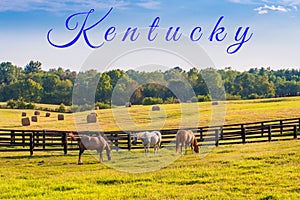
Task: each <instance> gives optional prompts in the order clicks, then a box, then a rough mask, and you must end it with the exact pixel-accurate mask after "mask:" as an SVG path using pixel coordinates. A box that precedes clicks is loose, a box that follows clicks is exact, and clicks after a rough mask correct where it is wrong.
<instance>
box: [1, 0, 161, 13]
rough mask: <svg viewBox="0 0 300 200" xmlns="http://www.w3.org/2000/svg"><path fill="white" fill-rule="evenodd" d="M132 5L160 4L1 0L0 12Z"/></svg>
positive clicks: (152, 4)
mask: <svg viewBox="0 0 300 200" xmlns="http://www.w3.org/2000/svg"><path fill="white" fill-rule="evenodd" d="M134 5H136V6H138V7H141V8H144V9H157V8H158V7H159V5H160V2H158V1H154V0H143V1H141V0H139V1H129V0H106V1H101V0H84V1H82V0H1V1H0V12H3V11H24V12H25V11H33V10H44V11H49V12H59V11H66V10H86V9H91V8H94V9H98V10H102V9H107V8H110V7H114V8H117V9H128V8H130V7H131V6H134Z"/></svg>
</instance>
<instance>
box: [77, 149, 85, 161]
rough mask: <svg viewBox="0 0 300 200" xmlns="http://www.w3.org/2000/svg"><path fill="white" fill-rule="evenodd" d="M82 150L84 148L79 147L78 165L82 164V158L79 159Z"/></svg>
mask: <svg viewBox="0 0 300 200" xmlns="http://www.w3.org/2000/svg"><path fill="white" fill-rule="evenodd" d="M83 152H84V148H80V149H79V156H78V165H82V164H83V163H82V160H81V155H82V154H83Z"/></svg>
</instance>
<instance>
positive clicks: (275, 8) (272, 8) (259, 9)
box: [254, 5, 289, 15]
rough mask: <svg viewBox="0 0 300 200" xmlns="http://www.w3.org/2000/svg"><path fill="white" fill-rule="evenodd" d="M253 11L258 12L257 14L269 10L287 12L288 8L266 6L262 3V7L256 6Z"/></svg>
mask: <svg viewBox="0 0 300 200" xmlns="http://www.w3.org/2000/svg"><path fill="white" fill-rule="evenodd" d="M254 10H255V11H257V12H258V14H261V15H262V14H267V13H268V12H269V11H278V12H288V11H289V9H288V8H285V7H283V6H274V5H272V6H268V5H264V6H263V7H258V8H255V9H254Z"/></svg>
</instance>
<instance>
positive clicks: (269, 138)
mask: <svg viewBox="0 0 300 200" xmlns="http://www.w3.org/2000/svg"><path fill="white" fill-rule="evenodd" d="M271 140H272V126H271V125H269V126H268V141H269V142H271Z"/></svg>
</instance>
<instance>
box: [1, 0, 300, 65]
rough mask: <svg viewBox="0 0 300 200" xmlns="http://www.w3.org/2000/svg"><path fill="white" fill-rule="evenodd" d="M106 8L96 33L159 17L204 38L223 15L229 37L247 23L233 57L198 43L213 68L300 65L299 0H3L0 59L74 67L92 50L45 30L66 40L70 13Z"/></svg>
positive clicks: (223, 46) (162, 23)
mask: <svg viewBox="0 0 300 200" xmlns="http://www.w3.org/2000/svg"><path fill="white" fill-rule="evenodd" d="M111 7H113V8H114V9H113V11H112V12H111V13H110V15H109V17H108V18H107V19H106V20H105V22H104V23H103V24H101V26H99V27H98V28H97V31H98V32H97V34H99V33H101V31H102V32H103V31H104V30H106V29H107V28H108V27H110V26H112V25H113V26H116V27H117V28H118V29H120V30H124V29H125V28H127V27H128V26H131V27H141V28H142V27H147V26H149V25H150V24H151V23H152V21H153V20H154V18H155V17H157V16H159V17H160V19H161V20H160V27H162V28H168V27H170V26H175V27H177V26H180V27H181V28H182V31H183V33H186V34H189V32H190V31H191V30H192V29H193V28H194V27H196V26H201V27H202V28H203V33H204V35H205V37H207V36H208V33H209V31H211V29H212V28H213V26H214V25H215V23H216V21H217V20H218V18H219V17H220V16H224V20H223V21H222V25H224V26H225V27H226V28H227V30H228V32H229V33H228V34H229V35H231V36H230V37H233V33H234V31H235V30H236V28H237V27H239V26H244V27H246V26H249V27H250V30H251V32H252V33H253V37H252V38H251V40H250V41H249V42H248V43H247V44H245V45H244V46H243V47H242V49H241V50H240V51H239V52H238V53H236V54H234V55H228V54H227V53H226V45H228V43H226V42H224V43H214V42H208V41H207V40H203V41H200V42H199V45H201V46H202V47H203V49H204V50H205V51H206V52H207V54H208V55H209V56H210V57H211V58H212V60H213V62H214V63H215V65H216V66H217V67H218V68H224V67H226V66H232V67H233V68H234V69H237V70H245V69H249V68H250V67H271V68H274V69H277V68H283V67H285V68H292V67H293V68H299V65H300V63H299V61H300V59H299V56H298V52H300V39H299V35H300V15H299V12H300V0H275V1H274V0H273V1H269V0H201V1H200V0H195V1H182V0H133V1H129V0H108V1H99V0H85V1H82V0H73V1H64V0H2V1H1V2H0V26H1V29H0V30H1V31H0V45H1V49H0V61H1V62H3V61H10V62H12V63H14V64H16V65H18V66H25V65H26V64H27V63H28V62H29V61H30V60H38V61H40V62H42V63H43V68H44V69H49V68H53V67H59V66H61V67H63V68H71V69H74V70H78V69H79V68H80V67H81V65H82V63H83V62H84V60H85V59H86V58H87V57H88V55H89V54H90V53H91V51H92V50H91V49H90V48H89V47H88V46H87V45H86V44H85V43H84V41H83V40H80V41H79V42H78V43H76V44H75V45H74V46H72V47H69V48H66V49H57V48H54V47H53V46H51V45H50V44H49V43H48V42H47V39H46V35H47V32H48V31H49V30H50V29H52V28H53V29H54V30H53V37H54V38H55V39H56V40H57V41H62V42H63V41H67V40H70V39H71V37H70V33H69V32H67V31H66V30H65V27H64V23H65V20H66V18H67V17H68V16H69V15H71V14H73V13H76V12H87V11H88V10H90V9H91V8H93V9H95V12H94V13H93V15H91V18H90V21H89V23H91V24H92V23H93V22H95V21H97V20H98V19H99V18H101V17H102V16H103V15H104V13H106V12H107V11H108V10H109V9H110V8H111ZM101 34H102V33H101Z"/></svg>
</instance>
